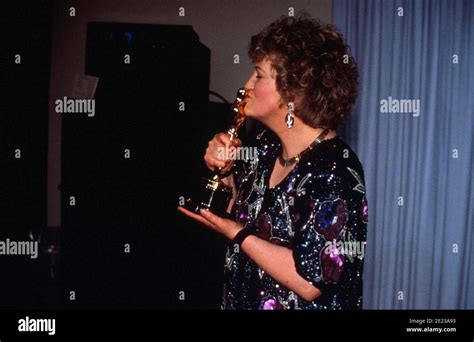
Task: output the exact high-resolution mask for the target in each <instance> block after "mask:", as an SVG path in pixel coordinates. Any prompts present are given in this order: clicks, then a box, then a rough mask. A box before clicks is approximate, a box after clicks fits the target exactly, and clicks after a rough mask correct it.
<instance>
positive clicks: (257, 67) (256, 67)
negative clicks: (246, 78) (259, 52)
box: [255, 65, 265, 73]
mask: <svg viewBox="0 0 474 342" xmlns="http://www.w3.org/2000/svg"><path fill="white" fill-rule="evenodd" d="M257 69H258V70H259V71H260V72H263V73H265V71H264V70H263V69H262V68H260V67H259V66H258V65H256V66H255V70H257Z"/></svg>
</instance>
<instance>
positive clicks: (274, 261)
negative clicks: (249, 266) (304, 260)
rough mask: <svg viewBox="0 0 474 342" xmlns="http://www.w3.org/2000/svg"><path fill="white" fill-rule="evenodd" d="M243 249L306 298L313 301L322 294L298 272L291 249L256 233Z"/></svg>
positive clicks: (260, 264)
mask: <svg viewBox="0 0 474 342" xmlns="http://www.w3.org/2000/svg"><path fill="white" fill-rule="evenodd" d="M241 249H242V251H243V252H244V253H245V254H247V255H248V256H249V257H250V259H252V260H253V261H254V262H255V263H256V264H257V265H258V266H259V267H260V268H261V269H263V270H264V271H265V272H266V273H268V275H269V276H270V277H272V278H273V279H275V281H276V282H277V283H280V284H282V285H283V286H285V287H286V288H288V289H290V290H292V291H293V292H295V293H296V294H297V295H299V296H300V297H301V298H303V299H304V300H306V301H308V302H311V301H313V300H314V299H316V298H317V297H319V296H320V295H321V291H320V290H318V289H317V288H316V287H314V286H313V285H311V284H310V283H309V282H308V281H307V280H306V279H304V278H303V277H301V276H300V275H299V274H298V273H297V272H296V267H295V260H294V258H293V251H292V250H291V249H288V248H286V247H282V246H278V245H274V244H272V243H270V242H268V241H266V240H263V239H261V238H259V237H257V236H255V235H250V236H248V237H247V238H246V239H245V240H244V242H243V243H242V245H241Z"/></svg>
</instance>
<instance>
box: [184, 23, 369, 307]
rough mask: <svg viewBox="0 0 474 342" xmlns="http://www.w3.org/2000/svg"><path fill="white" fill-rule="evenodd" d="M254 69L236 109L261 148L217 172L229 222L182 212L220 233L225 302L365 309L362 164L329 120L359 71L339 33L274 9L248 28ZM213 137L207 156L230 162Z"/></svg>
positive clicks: (343, 108)
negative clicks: (275, 14) (228, 194)
mask: <svg viewBox="0 0 474 342" xmlns="http://www.w3.org/2000/svg"><path fill="white" fill-rule="evenodd" d="M249 57H250V58H251V60H252V61H253V63H254V65H255V71H254V72H253V74H252V75H251V77H250V79H249V80H248V82H247V83H246V85H245V88H246V89H247V90H248V97H247V98H246V99H245V100H246V105H245V113H246V115H247V116H248V117H252V118H254V119H256V120H258V121H259V122H261V123H262V124H263V125H264V126H266V130H264V131H263V132H262V133H260V134H258V135H257V137H256V138H255V141H256V145H257V151H258V153H257V155H258V157H257V158H255V159H253V160H248V161H241V162H239V163H238V164H237V165H235V166H234V170H235V171H234V172H233V174H232V175H231V176H229V177H227V178H225V182H227V184H229V185H232V186H233V188H234V189H235V194H236V196H235V197H234V198H235V203H233V208H232V215H233V217H234V218H235V220H229V219H225V218H222V217H218V216H216V215H215V214H213V213H212V212H209V211H203V210H201V215H196V214H193V213H191V212H189V211H187V210H186V209H184V208H181V207H180V208H179V210H180V211H181V212H183V213H184V214H186V215H188V216H190V217H192V218H194V219H196V220H197V221H199V222H202V223H204V224H205V225H207V226H208V227H210V228H212V229H214V230H216V231H217V232H219V233H221V234H223V235H224V236H226V237H227V238H228V239H229V240H230V241H231V243H230V244H229V246H228V248H227V255H226V264H225V276H226V282H225V286H224V300H223V308H224V309H292V308H294V309H355V308H361V307H362V267H363V256H364V246H365V240H366V226H367V202H366V199H365V188H364V173H363V170H362V166H361V164H360V162H359V160H358V158H357V156H356V154H355V153H354V152H353V151H352V149H351V148H350V147H349V146H348V145H347V144H346V143H345V142H344V141H343V140H342V139H341V138H340V137H339V136H337V135H336V132H335V129H336V128H337V127H338V126H339V125H340V124H341V123H342V122H343V121H344V120H345V119H346V118H347V116H348V114H349V111H350V108H351V106H352V104H353V103H354V101H355V99H356V96H357V69H356V67H355V65H354V63H353V61H352V57H351V56H350V54H349V51H348V47H347V45H346V44H345V43H344V41H343V39H342V37H341V35H340V34H339V33H337V32H336V31H335V29H334V28H333V27H332V26H329V25H326V26H322V25H321V24H319V22H317V21H314V20H311V19H309V18H308V17H307V16H301V17H298V18H288V17H282V18H280V19H278V20H277V21H275V22H274V23H272V24H270V25H269V26H268V27H267V28H265V29H264V30H263V31H262V32H260V33H259V34H257V35H256V36H253V37H252V39H251V43H250V46H249ZM239 144H240V141H238V140H237V141H233V142H231V141H230V140H229V138H228V136H227V134H226V133H221V134H218V135H216V136H215V137H214V138H213V139H212V140H211V141H210V142H209V145H208V148H207V150H206V153H205V156H204V160H205V162H206V164H207V166H208V167H209V169H211V170H213V169H214V168H215V167H221V168H223V172H225V171H227V170H229V169H230V168H231V167H232V162H231V161H223V160H219V158H218V156H219V154H218V152H219V150H220V148H225V147H226V146H227V147H231V146H234V147H235V146H238V145H239Z"/></svg>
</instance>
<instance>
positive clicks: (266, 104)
mask: <svg viewBox="0 0 474 342" xmlns="http://www.w3.org/2000/svg"><path fill="white" fill-rule="evenodd" d="M274 73H275V72H274V71H273V70H272V67H271V62H270V60H268V59H264V60H262V61H261V62H259V63H257V64H255V71H254V72H253V74H252V76H251V77H250V79H249V80H248V81H247V83H246V84H245V88H246V89H248V90H249V94H248V98H247V99H246V105H245V113H246V115H247V116H249V117H252V118H255V119H257V120H259V121H262V122H263V123H269V121H272V119H275V118H276V117H279V116H281V114H282V113H285V112H286V109H285V107H284V106H282V108H280V104H281V96H280V94H279V93H278V91H277V90H276V84H275V78H274V77H275V74H274Z"/></svg>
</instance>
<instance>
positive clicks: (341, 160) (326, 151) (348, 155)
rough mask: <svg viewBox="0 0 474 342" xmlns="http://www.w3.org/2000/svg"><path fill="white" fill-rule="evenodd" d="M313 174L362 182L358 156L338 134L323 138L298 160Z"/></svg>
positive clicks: (361, 169) (362, 177)
mask: <svg viewBox="0 0 474 342" xmlns="http://www.w3.org/2000/svg"><path fill="white" fill-rule="evenodd" d="M300 163H301V164H302V166H303V169H306V171H308V172H311V173H312V174H313V175H314V176H324V175H326V176H327V177H338V178H340V179H341V180H342V181H350V182H351V183H352V182H357V183H360V184H362V185H363V184H364V183H365V181H364V170H363V167H362V164H361V162H360V160H359V157H358V156H357V154H356V153H355V152H354V150H353V149H352V148H351V147H350V146H349V145H348V144H347V143H346V142H345V141H344V139H343V138H342V137H340V136H335V137H334V138H331V139H328V140H324V141H323V142H321V143H320V144H319V145H317V146H316V147H315V148H314V149H313V150H312V151H310V152H309V153H308V154H307V155H305V156H304V158H303V159H302V160H301V162H300Z"/></svg>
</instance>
